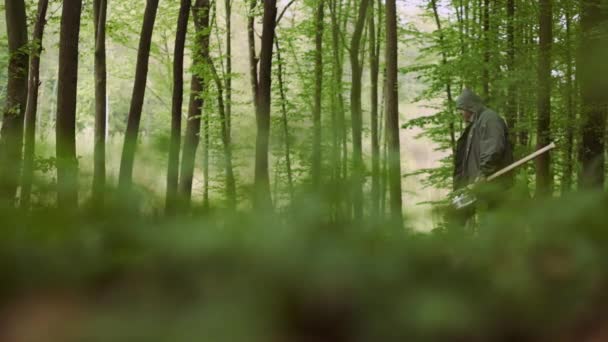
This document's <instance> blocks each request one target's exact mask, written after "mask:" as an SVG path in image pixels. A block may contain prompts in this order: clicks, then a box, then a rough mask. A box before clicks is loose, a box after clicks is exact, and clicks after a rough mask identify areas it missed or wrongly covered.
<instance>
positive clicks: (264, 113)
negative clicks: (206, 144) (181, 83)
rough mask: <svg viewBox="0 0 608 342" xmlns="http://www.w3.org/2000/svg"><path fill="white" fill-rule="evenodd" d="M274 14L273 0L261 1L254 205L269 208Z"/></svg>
mask: <svg viewBox="0 0 608 342" xmlns="http://www.w3.org/2000/svg"><path fill="white" fill-rule="evenodd" d="M276 16H277V4H276V0H266V1H264V18H263V22H262V47H261V52H260V77H259V80H258V87H257V92H258V105H257V108H256V123H257V136H256V149H255V196H254V207H256V208H271V207H272V200H271V198H270V182H269V178H268V177H269V174H268V143H269V135H270V99H271V89H270V86H271V83H272V77H271V76H272V48H273V44H274V35H275V26H276Z"/></svg>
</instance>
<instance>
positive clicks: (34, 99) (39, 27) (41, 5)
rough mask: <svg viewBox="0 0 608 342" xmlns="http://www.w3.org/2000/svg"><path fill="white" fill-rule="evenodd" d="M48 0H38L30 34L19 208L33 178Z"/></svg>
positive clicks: (27, 203)
mask: <svg viewBox="0 0 608 342" xmlns="http://www.w3.org/2000/svg"><path fill="white" fill-rule="evenodd" d="M48 3H49V2H48V0H40V2H38V12H37V14H36V24H35V25H34V32H33V34H32V46H33V48H32V54H31V56H30V70H29V85H28V89H29V90H28V94H27V108H26V111H25V145H24V156H23V179H22V183H21V196H20V197H21V202H20V205H21V208H23V209H28V208H29V207H30V195H31V191H32V180H33V178H34V156H35V152H36V121H37V120H36V116H37V112H38V88H39V86H40V55H41V54H42V37H43V35H44V26H45V24H46V10H47V8H48Z"/></svg>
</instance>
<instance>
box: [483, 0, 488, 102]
mask: <svg viewBox="0 0 608 342" xmlns="http://www.w3.org/2000/svg"><path fill="white" fill-rule="evenodd" d="M482 18H483V42H484V46H483V50H484V52H483V75H482V82H483V96H484V100H486V101H487V100H488V99H489V98H490V0H484V3H483V15H482Z"/></svg>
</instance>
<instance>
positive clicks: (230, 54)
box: [224, 0, 232, 137]
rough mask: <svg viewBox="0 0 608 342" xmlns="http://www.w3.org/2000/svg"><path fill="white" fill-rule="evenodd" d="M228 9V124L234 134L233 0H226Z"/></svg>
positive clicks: (226, 80)
mask: <svg viewBox="0 0 608 342" xmlns="http://www.w3.org/2000/svg"><path fill="white" fill-rule="evenodd" d="M224 4H225V9H226V76H225V81H224V88H225V89H226V126H227V127H228V136H229V137H231V136H232V39H231V38H232V0H225V2H224Z"/></svg>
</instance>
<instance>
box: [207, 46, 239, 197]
mask: <svg viewBox="0 0 608 342" xmlns="http://www.w3.org/2000/svg"><path fill="white" fill-rule="evenodd" d="M207 63H208V65H209V67H210V68H211V74H212V76H213V79H214V80H215V87H216V88H217V107H218V111H219V115H220V128H221V132H220V133H221V134H220V136H221V137H222V145H223V147H224V170H225V177H226V199H227V200H228V207H229V208H230V209H235V208H236V186H235V181H234V172H233V167H232V147H231V142H230V133H229V131H228V120H227V117H226V112H225V104H224V89H223V85H222V80H221V79H220V76H219V74H218V73H217V70H216V69H215V66H214V65H213V61H212V60H211V58H209V59H208V60H207Z"/></svg>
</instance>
